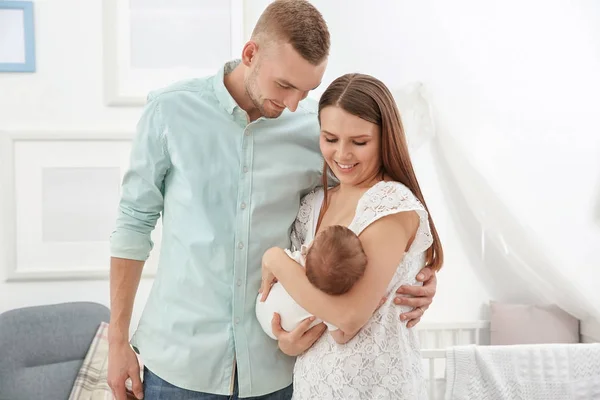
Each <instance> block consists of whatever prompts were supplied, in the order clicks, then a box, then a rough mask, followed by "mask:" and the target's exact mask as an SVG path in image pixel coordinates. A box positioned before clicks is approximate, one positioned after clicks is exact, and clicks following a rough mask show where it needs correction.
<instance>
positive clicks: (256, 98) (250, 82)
mask: <svg viewBox="0 0 600 400" xmlns="http://www.w3.org/2000/svg"><path fill="white" fill-rule="evenodd" d="M244 89H245V91H246V95H247V96H248V98H249V99H250V101H252V104H253V105H254V107H255V108H256V109H257V110H258V112H259V113H260V115H261V116H263V117H265V118H277V117H279V116H280V115H281V113H282V112H283V111H274V110H267V109H266V108H265V106H264V104H265V103H264V101H263V100H261V98H260V95H258V94H256V92H258V87H257V85H256V80H255V77H254V76H253V75H251V76H250V77H248V79H247V80H246V82H245V85H244Z"/></svg>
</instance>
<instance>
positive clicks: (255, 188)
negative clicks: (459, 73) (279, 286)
mask: <svg viewBox="0 0 600 400" xmlns="http://www.w3.org/2000/svg"><path fill="white" fill-rule="evenodd" d="M236 62H237V61H236ZM235 65H236V64H235V63H228V64H226V65H225V67H224V68H223V69H222V70H221V71H220V72H219V73H217V74H216V75H215V76H212V77H208V78H202V79H194V80H189V81H185V82H179V83H176V84H173V85H171V86H170V87H167V88H165V89H163V90H160V91H156V92H153V93H151V94H150V96H149V98H148V104H147V105H146V107H145V108H144V111H143V114H142V117H141V119H140V121H139V124H138V127H137V134H136V136H135V138H134V141H133V149H132V153H131V165H130V169H129V170H128V171H127V173H126V174H125V177H124V180H123V185H122V198H121V201H120V205H119V208H120V213H119V218H118V220H117V225H116V228H115V231H114V232H113V234H112V236H111V255H112V256H113V257H119V258H127V259H133V260H146V259H147V258H148V255H149V253H150V250H151V248H152V242H151V239H150V233H151V231H152V230H153V229H154V227H155V224H156V221H157V219H158V218H159V217H160V216H161V214H162V218H163V219H162V223H163V235H162V242H161V247H162V249H161V254H160V258H159V267H158V272H157V276H156V279H155V281H154V285H153V287H152V291H151V293H150V296H149V298H148V301H147V303H146V307H145V309H144V312H143V314H142V317H141V320H140V323H139V326H138V327H137V330H136V332H135V334H134V336H133V338H132V345H133V346H134V347H135V348H136V349H138V351H139V352H140V354H141V357H142V360H143V362H144V363H145V365H146V366H147V367H148V368H149V369H150V370H151V371H153V372H154V373H155V374H157V375H158V376H160V377H161V378H162V379H164V380H166V381H167V382H169V383H171V384H173V385H175V386H178V387H181V388H185V389H189V390H195V391H200V392H207V393H213V394H230V393H231V392H232V387H233V377H234V373H235V369H234V365H236V364H237V373H238V384H239V393H240V397H249V396H259V395H263V394H267V393H272V392H274V391H277V390H279V389H282V388H284V387H286V386H288V385H290V384H291V382H292V370H293V363H294V358H292V357H288V356H286V355H284V354H283V353H282V352H281V351H280V350H279V349H278V347H277V342H276V341H274V340H273V339H271V338H270V337H269V336H267V335H266V334H265V333H264V332H263V331H262V329H261V327H260V325H259V323H258V321H257V319H256V317H255V302H256V297H257V295H258V288H259V286H260V280H261V259H262V255H263V253H264V251H265V250H266V249H268V248H269V247H272V246H280V247H284V248H286V247H289V246H290V228H291V225H292V223H293V221H294V219H295V217H296V213H297V211H298V207H299V204H300V199H301V197H302V196H303V195H304V194H306V193H308V192H309V191H310V190H312V189H314V188H315V187H316V186H318V185H320V179H321V178H320V177H321V169H322V166H323V159H322V156H321V154H320V151H319V143H318V135H319V126H318V121H317V113H316V104H315V102H314V101H311V100H308V99H307V100H304V101H303V102H301V103H300V105H299V107H298V109H297V110H296V112H294V113H291V112H289V111H287V110H286V111H285V112H284V113H283V114H282V115H281V116H280V117H279V118H276V119H267V118H259V119H258V120H256V121H254V122H251V123H248V122H247V115H246V113H245V112H244V111H243V110H242V109H241V108H240V107H239V106H238V105H237V104H236V102H235V100H234V99H233V98H232V97H231V95H230V94H229V92H228V91H227V89H226V88H225V85H224V83H223V77H224V74H225V73H227V72H229V71H230V70H231V69H233V68H234V66H235Z"/></svg>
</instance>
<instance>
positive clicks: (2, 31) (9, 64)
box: [0, 1, 35, 72]
mask: <svg viewBox="0 0 600 400" xmlns="http://www.w3.org/2000/svg"><path fill="white" fill-rule="evenodd" d="M34 32H35V30H34V20H33V2H31V1H0V72H35V33H34Z"/></svg>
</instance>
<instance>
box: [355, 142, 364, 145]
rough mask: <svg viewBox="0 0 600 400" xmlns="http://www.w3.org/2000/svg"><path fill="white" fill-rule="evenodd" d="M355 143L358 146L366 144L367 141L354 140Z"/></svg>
mask: <svg viewBox="0 0 600 400" xmlns="http://www.w3.org/2000/svg"><path fill="white" fill-rule="evenodd" d="M354 144H355V145H357V146H364V145H365V144H367V142H354Z"/></svg>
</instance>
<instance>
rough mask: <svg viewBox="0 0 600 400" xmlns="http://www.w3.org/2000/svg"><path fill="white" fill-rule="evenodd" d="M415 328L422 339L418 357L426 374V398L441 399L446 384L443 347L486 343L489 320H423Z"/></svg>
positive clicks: (488, 336) (488, 332)
mask: <svg viewBox="0 0 600 400" xmlns="http://www.w3.org/2000/svg"><path fill="white" fill-rule="evenodd" d="M416 328H417V330H418V331H419V340H420V341H421V356H422V357H423V368H424V370H425V373H426V376H427V384H428V388H429V399H430V400H440V399H443V398H444V389H445V386H446V381H445V372H446V348H448V347H451V346H460V345H468V344H478V345H487V344H489V338H490V322H489V321H471V322H443V323H426V322H422V323H420V324H418V325H417V327H416Z"/></svg>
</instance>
